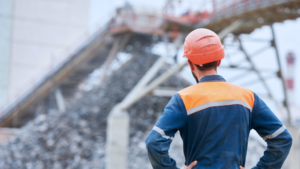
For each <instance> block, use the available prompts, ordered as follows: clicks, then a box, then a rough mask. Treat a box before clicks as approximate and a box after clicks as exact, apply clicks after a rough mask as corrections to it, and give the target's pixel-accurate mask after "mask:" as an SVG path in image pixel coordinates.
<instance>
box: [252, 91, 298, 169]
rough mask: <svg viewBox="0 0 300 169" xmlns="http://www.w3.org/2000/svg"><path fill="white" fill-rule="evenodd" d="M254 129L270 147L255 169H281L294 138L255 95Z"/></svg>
mask: <svg viewBox="0 0 300 169" xmlns="http://www.w3.org/2000/svg"><path fill="white" fill-rule="evenodd" d="M254 95H255V96H254V98H255V102H254V107H253V111H252V123H251V125H252V128H253V129H255V130H256V131H257V133H258V134H259V135H260V136H261V137H262V138H263V139H264V140H265V141H266V142H267V144H268V147H267V150H266V151H265V152H264V155H263V157H261V159H260V161H259V162H258V163H257V165H256V166H255V167H254V169H262V168H272V169H277V168H278V169H280V168H281V166H282V165H283V163H284V161H285V159H286V157H287V156H288V154H289V151H290V148H291V146H292V137H291V135H290V134H289V132H288V131H287V129H286V128H285V126H284V125H283V124H282V123H281V122H280V121H279V120H278V118H277V117H276V116H275V115H274V114H273V112H272V111H271V110H270V109H269V108H268V106H267V105H266V104H265V103H264V102H263V101H262V100H261V99H260V98H259V97H258V96H257V95H256V94H254Z"/></svg>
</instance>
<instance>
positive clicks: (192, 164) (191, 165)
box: [181, 161, 197, 169]
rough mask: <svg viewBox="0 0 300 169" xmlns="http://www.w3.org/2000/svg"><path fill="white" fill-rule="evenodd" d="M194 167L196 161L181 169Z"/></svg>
mask: <svg viewBox="0 0 300 169" xmlns="http://www.w3.org/2000/svg"><path fill="white" fill-rule="evenodd" d="M195 165H197V161H194V162H192V163H191V164H190V165H189V166H188V167H186V166H184V167H182V168H181V169H192V168H193V167H194V166H195Z"/></svg>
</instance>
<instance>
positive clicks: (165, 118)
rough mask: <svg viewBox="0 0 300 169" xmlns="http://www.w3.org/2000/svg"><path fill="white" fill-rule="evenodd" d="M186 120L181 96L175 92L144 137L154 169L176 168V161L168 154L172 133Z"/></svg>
mask: <svg viewBox="0 0 300 169" xmlns="http://www.w3.org/2000/svg"><path fill="white" fill-rule="evenodd" d="M186 120H187V113H186V110H185V107H184V104H183V102H182V100H181V97H180V96H179V95H178V94H175V95H174V96H173V97H172V99H171V100H170V102H169V103H168V105H167V106H166V108H165V110H164V113H163V114H162V116H161V117H160V118H159V120H158V121H157V123H156V124H155V126H154V127H153V129H152V131H151V132H150V133H149V135H148V137H147V139H146V145H147V150H148V156H149V159H150V162H151V164H152V166H153V168H154V169H177V167H176V162H175V160H173V159H172V158H170V156H169V148H170V144H171V142H172V140H173V138H174V134H175V133H176V132H177V131H178V130H179V129H181V128H182V127H183V126H184V125H185V123H186Z"/></svg>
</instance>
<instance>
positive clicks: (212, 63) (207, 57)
mask: <svg viewBox="0 0 300 169" xmlns="http://www.w3.org/2000/svg"><path fill="white" fill-rule="evenodd" d="M224 56H225V52H224V47H223V45H222V43H221V41H220V39H219V37H218V35H217V34H216V33H214V32H213V31H211V30H208V29H196V30H194V31H192V32H191V33H190V34H188V36H187V37H186V39H185V42H184V57H187V58H188V59H189V60H188V63H189V65H190V68H191V71H192V73H193V76H194V77H195V79H196V81H197V82H198V81H199V80H200V79H201V78H202V77H203V76H205V75H213V74H216V71H217V67H218V66H219V65H220V64H221V59H223V58H224Z"/></svg>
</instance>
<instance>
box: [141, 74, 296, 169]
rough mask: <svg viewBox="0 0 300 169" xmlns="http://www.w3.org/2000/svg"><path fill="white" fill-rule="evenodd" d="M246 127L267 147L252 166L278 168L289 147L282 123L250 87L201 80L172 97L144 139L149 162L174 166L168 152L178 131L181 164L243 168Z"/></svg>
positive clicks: (220, 80)
mask: <svg viewBox="0 0 300 169" xmlns="http://www.w3.org/2000/svg"><path fill="white" fill-rule="evenodd" d="M251 129H255V130H256V131H257V132H258V133H259V134H260V135H261V136H262V137H264V138H265V139H269V140H270V141H269V142H268V140H267V142H268V145H269V146H270V145H271V149H270V150H269V152H268V153H271V154H266V155H265V156H264V157H263V158H262V159H261V161H260V162H259V163H258V165H257V166H258V167H262V168H264V167H265V165H266V166H271V168H280V167H281V165H282V163H283V161H284V159H285V158H286V155H287V153H288V151H289V148H290V145H291V138H290V135H289V133H288V132H287V130H285V128H284V126H283V125H282V124H281V122H280V121H279V120H278V119H277V118H276V116H275V115H274V114H273V113H272V112H271V111H270V110H269V109H268V107H267V106H266V105H265V104H264V103H263V102H262V101H261V100H260V99H259V98H258V97H257V96H256V95H255V94H254V93H253V92H252V91H250V90H249V89H245V88H242V87H239V86H236V85H233V84H230V83H228V82H226V81H225V80H224V79H223V78H222V77H221V76H219V75H212V76H205V77H203V78H202V79H201V80H200V82H199V83H198V84H196V85H193V86H191V87H188V88H186V89H183V90H181V91H179V92H178V94H175V95H174V96H173V98H172V99H171V101H170V102H169V104H168V105H167V107H166V108H165V110H164V113H163V115H162V116H161V118H160V119H159V121H158V122H157V123H156V125H155V127H154V128H153V130H152V131H151V132H150V134H149V136H148V138H147V140H146V143H147V148H148V153H149V158H150V161H151V163H152V165H153V167H154V168H155V169H156V168H157V169H158V168H176V163H175V161H174V160H172V159H171V158H170V157H169V155H168V149H169V145H170V143H171V141H172V139H173V138H172V137H173V136H174V134H175V133H176V131H178V130H179V131H180V135H181V137H182V140H183V143H184V155H185V159H186V165H189V164H190V163H192V162H193V161H195V160H197V161H198V163H197V165H196V166H195V167H194V168H195V169H198V168H199V169H200V168H201V169H206V168H210V169H212V168H218V169H219V168H224V169H225V168H230V169H235V168H236V169H238V168H239V166H240V165H241V166H244V165H245V158H246V152H247V144H248V136H249V132H250V130H251ZM274 133H275V135H274ZM276 139H279V140H281V141H283V142H282V144H281V143H280V141H279V142H278V140H276ZM274 140H275V141H276V143H273V141H274ZM278 143H279V144H278ZM276 144H277V145H278V146H281V147H280V149H279V147H278V146H277V147H276ZM272 153H273V154H272ZM276 158H277V159H276Z"/></svg>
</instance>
